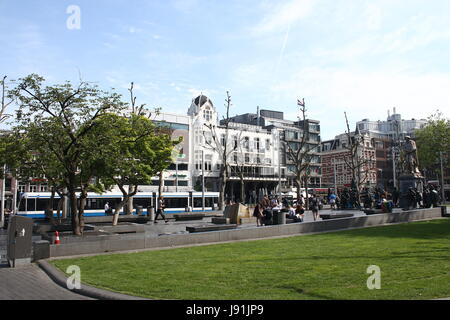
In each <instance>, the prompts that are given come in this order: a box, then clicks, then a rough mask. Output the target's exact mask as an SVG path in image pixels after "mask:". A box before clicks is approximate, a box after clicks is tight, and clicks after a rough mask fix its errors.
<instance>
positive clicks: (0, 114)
mask: <svg viewBox="0 0 450 320" xmlns="http://www.w3.org/2000/svg"><path fill="white" fill-rule="evenodd" d="M6 78H7V76H4V77H3V79H2V80H1V81H0V85H1V86H2V100H1V106H0V123H2V122H3V121H5V120H6V119H7V118H9V117H10V116H11V115H9V114H6V108H8V106H9V105H10V104H11V103H12V102H13V99H11V98H10V97H7V94H6V88H7V87H6ZM8 98H9V99H8ZM6 99H7V100H9V101H5V100H6Z"/></svg>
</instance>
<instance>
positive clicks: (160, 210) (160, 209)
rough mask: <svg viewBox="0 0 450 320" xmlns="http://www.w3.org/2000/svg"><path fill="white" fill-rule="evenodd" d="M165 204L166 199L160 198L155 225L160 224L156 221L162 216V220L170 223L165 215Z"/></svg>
mask: <svg viewBox="0 0 450 320" xmlns="http://www.w3.org/2000/svg"><path fill="white" fill-rule="evenodd" d="M165 207H166V206H165V204H164V198H163V197H162V196H161V197H159V200H158V210H157V211H156V216H155V223H158V222H157V221H156V220H158V216H159V215H161V217H162V219H163V220H165V222H166V223H167V222H169V220H167V219H166V216H165V215H164V209H165Z"/></svg>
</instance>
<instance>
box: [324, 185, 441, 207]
mask: <svg viewBox="0 0 450 320" xmlns="http://www.w3.org/2000/svg"><path fill="white" fill-rule="evenodd" d="M400 196H401V195H400V192H399V191H398V189H397V188H394V189H393V190H392V192H389V193H388V192H387V191H385V190H383V189H382V188H380V187H375V188H363V189H362V190H361V193H360V201H361V204H359V201H358V200H357V195H356V191H355V190H352V189H351V190H349V189H347V188H345V189H344V190H343V191H342V192H341V193H340V194H335V193H334V192H331V191H330V192H329V194H328V204H330V206H331V209H350V208H355V207H356V208H358V207H359V206H361V207H364V208H365V209H373V208H375V209H386V210H387V211H389V212H390V211H392V208H394V207H398V205H399V201H400ZM406 196H407V198H408V202H409V207H410V208H417V207H419V208H431V207H436V206H438V205H439V203H440V201H441V200H440V195H439V190H438V188H437V187H435V186H434V185H432V184H430V185H428V186H425V187H424V189H423V192H420V191H418V190H417V188H409V189H408V192H407V194H406Z"/></svg>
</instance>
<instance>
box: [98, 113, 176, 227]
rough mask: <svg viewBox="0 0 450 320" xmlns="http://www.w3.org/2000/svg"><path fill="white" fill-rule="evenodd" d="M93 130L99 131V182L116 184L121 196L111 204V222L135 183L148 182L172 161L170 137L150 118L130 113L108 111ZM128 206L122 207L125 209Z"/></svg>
mask: <svg viewBox="0 0 450 320" xmlns="http://www.w3.org/2000/svg"><path fill="white" fill-rule="evenodd" d="M97 122H98V123H97V127H96V131H97V130H98V131H101V132H103V136H104V141H103V144H102V150H100V151H99V153H98V154H99V159H98V161H99V164H100V165H99V166H96V167H98V168H101V170H100V171H98V172H97V176H98V177H100V178H99V185H101V186H102V187H103V188H105V189H108V188H111V187H112V186H117V187H118V188H119V189H120V191H121V192H122V195H123V198H122V201H121V202H120V203H118V204H117V205H116V206H115V211H114V218H113V225H116V224H117V222H118V217H119V212H120V210H122V208H124V206H125V205H126V204H128V203H129V202H130V200H131V199H132V198H133V196H134V195H136V193H137V192H138V186H139V185H148V184H150V183H151V179H152V177H154V176H156V175H157V174H158V173H159V172H162V171H163V170H164V169H166V168H167V167H168V166H169V164H170V163H171V161H172V157H171V156H172V150H173V147H174V146H175V145H176V144H178V143H179V141H172V139H171V137H170V136H169V135H166V134H160V133H159V131H158V129H157V128H155V125H154V124H153V123H152V121H151V120H150V119H148V118H147V117H145V116H142V115H136V114H134V113H132V114H131V115H130V116H119V115H117V114H108V115H105V116H103V117H101V118H99V119H98V120H97ZM128 210H129V209H128V208H127V207H126V210H125V211H128Z"/></svg>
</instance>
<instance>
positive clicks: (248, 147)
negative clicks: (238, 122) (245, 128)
mask: <svg viewBox="0 0 450 320" xmlns="http://www.w3.org/2000/svg"><path fill="white" fill-rule="evenodd" d="M244 148H245V149H247V150H250V138H249V137H245V138H244Z"/></svg>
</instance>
